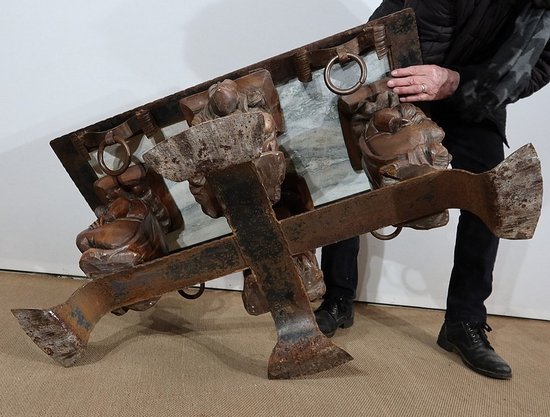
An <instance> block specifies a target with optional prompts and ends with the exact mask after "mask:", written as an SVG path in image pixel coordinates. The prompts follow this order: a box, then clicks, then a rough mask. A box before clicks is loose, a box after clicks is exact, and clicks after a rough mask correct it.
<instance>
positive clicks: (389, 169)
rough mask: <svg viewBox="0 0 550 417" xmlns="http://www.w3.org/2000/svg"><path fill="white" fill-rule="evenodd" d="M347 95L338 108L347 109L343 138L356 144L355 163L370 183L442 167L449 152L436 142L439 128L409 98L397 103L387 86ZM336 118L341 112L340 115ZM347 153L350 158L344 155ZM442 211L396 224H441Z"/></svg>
mask: <svg viewBox="0 0 550 417" xmlns="http://www.w3.org/2000/svg"><path fill="white" fill-rule="evenodd" d="M362 94H363V96H361V95H357V96H355V98H352V97H348V98H344V99H340V100H341V101H344V100H345V102H344V103H345V104H343V103H340V105H339V108H340V111H343V109H348V111H349V110H351V113H348V115H347V117H344V118H343V119H344V120H347V126H346V127H344V132H345V133H347V138H346V139H347V141H348V144H347V145H348V149H349V147H350V145H349V142H352V143H354V144H355V146H356V147H358V148H359V149H360V154H361V166H362V167H363V169H364V171H365V173H366V174H367V177H368V178H369V181H370V183H371V185H372V187H373V188H381V187H386V186H390V185H395V184H397V183H399V182H401V181H404V180H407V179H411V178H414V177H418V176H420V175H424V174H428V173H430V172H434V171H437V170H442V169H447V168H448V166H449V163H450V161H451V155H450V154H449V152H448V151H447V149H446V148H445V147H444V146H443V145H442V144H441V142H442V141H443V138H444V137H445V133H444V131H443V129H441V128H440V127H439V126H438V125H437V124H436V123H435V122H433V121H432V120H431V119H430V118H429V117H427V116H426V114H425V113H424V112H423V111H422V110H421V109H420V108H419V107H418V106H415V105H414V104H410V103H400V102H399V97H398V96H397V95H396V94H394V93H393V92H391V91H387V90H386V91H378V92H375V93H374V94H372V95H366V96H365V95H364V94H365V92H363V93H362ZM341 119H342V118H341ZM350 156H351V155H350ZM350 159H351V158H350ZM448 220H449V216H448V212H447V211H444V212H442V213H439V214H435V215H432V216H429V217H424V218H422V219H418V220H413V221H410V222H407V223H406V224H402V225H400V226H408V227H412V228H415V229H430V228H434V227H440V226H444V225H445V224H447V222H448Z"/></svg>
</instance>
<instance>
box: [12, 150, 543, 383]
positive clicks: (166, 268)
mask: <svg viewBox="0 0 550 417" xmlns="http://www.w3.org/2000/svg"><path fill="white" fill-rule="evenodd" d="M541 205H542V177H541V171H540V162H539V160H538V157H537V154H536V152H535V150H534V148H533V146H532V145H525V146H524V147H522V148H520V149H519V150H518V151H516V152H515V153H514V154H512V155H510V156H509V157H508V158H507V159H506V160H505V161H503V162H502V163H501V164H500V165H499V166H497V167H496V168H495V169H493V170H491V171H489V172H486V173H484V174H477V175H476V174H471V173H468V172H466V171H460V170H453V169H451V170H445V171H440V172H436V173H432V174H427V175H425V176H422V177H418V178H414V179H411V180H407V181H404V182H402V183H400V184H397V185H395V186H393V187H389V188H383V189H379V190H376V191H372V192H367V193H363V194H359V195H356V196H353V197H347V198H345V199H343V200H340V201H337V202H333V203H330V204H328V205H326V206H324V207H321V208H318V209H315V210H312V211H309V212H306V213H303V214H299V215H295V216H292V217H289V218H286V219H284V220H282V221H280V225H281V229H282V234H283V235H284V239H285V240H286V242H288V250H289V252H290V254H292V255H294V254H299V253H303V252H305V251H307V250H310V249H314V248H317V247H320V246H324V245H327V244H329V243H333V242H336V241H339V240H342V239H345V238H348V237H351V236H356V235H360V234H364V233H367V232H370V231H372V230H377V229H379V228H381V227H385V226H389V225H393V224H398V223H402V222H405V221H409V220H412V219H413V218H414V217H422V216H426V215H429V214H433V213H436V212H439V211H441V210H444V209H447V208H459V209H465V210H469V211H471V212H472V213H474V214H476V215H477V216H479V217H480V218H481V219H482V220H483V221H484V222H485V223H486V224H487V226H488V227H489V228H490V229H491V230H492V231H493V233H495V234H496V235H497V236H500V237H502V238H507V239H528V238H530V237H532V236H533V234H534V231H535V228H536V225H537V222H538V219H539V216H540V210H541ZM250 220H252V219H250ZM246 267H248V263H247V261H245V259H244V257H243V255H241V250H240V249H239V245H238V242H237V240H236V237H235V236H228V237H225V238H221V239H217V240H214V241H211V242H207V243H203V244H200V245H198V246H195V247H192V248H189V249H186V250H183V251H180V252H177V253H173V254H171V255H168V256H166V257H164V258H160V259H157V260H153V261H151V262H147V263H144V264H141V265H138V266H136V267H135V268H133V269H131V270H129V271H124V272H120V273H115V274H111V275H108V276H105V277H102V278H99V279H97V280H94V281H91V282H89V283H87V284H85V285H83V286H82V287H81V288H79V289H78V290H77V291H75V293H74V294H73V295H71V297H69V299H68V300H67V301H66V302H64V303H62V304H60V305H58V306H56V307H54V308H51V309H46V310H26V309H17V310H12V311H13V313H14V315H15V316H16V317H17V318H18V320H19V322H20V325H21V327H22V328H23V329H24V330H25V331H26V332H27V334H29V335H30V337H31V338H33V340H34V341H35V342H36V343H37V345H38V346H39V347H40V348H41V349H42V350H44V352H45V353H46V354H48V355H50V356H52V357H53V358H54V359H55V360H57V361H58V362H60V363H62V364H64V365H67V366H68V365H71V364H73V363H74V362H76V361H77V360H78V358H79V357H80V356H81V355H82V354H83V353H84V351H85V348H86V345H87V343H88V340H89V337H90V334H91V332H92V330H93V328H94V326H95V325H96V324H97V322H98V321H99V320H100V319H101V317H103V316H104V315H105V314H107V313H108V312H109V311H111V310H114V309H116V308H118V307H121V306H123V305H128V304H132V303H136V302H139V301H143V300H146V299H148V298H151V297H155V296H160V295H162V294H165V293H167V292H171V291H176V290H178V289H181V288H185V287H189V286H192V285H196V284H199V283H201V282H206V281H209V280H211V279H215V278H218V277H220V276H224V275H227V274H230V273H232V272H235V271H239V270H242V269H244V268H246ZM90 300H94V302H93V303H91V302H90ZM50 312H54V313H55V317H56V320H58V321H59V325H56V326H55V331H51V330H49V329H48V320H46V319H44V317H46V318H48V317H49V316H51V313H50ZM289 317H290V316H289ZM290 318H291V317H290ZM74 338H76V339H74ZM56 339H60V340H61V341H63V340H68V341H69V343H61V345H60V346H59V347H57V342H56ZM72 340H76V341H77V343H72V342H71V341H72ZM308 343H311V344H315V343H317V340H315V338H313V340H309V341H308ZM281 348H282V349H284V346H282V347H281ZM317 348H319V346H318V345H317V347H316V349H317ZM319 349H320V350H322V349H323V348H319ZM64 358H70V360H66V359H64ZM306 367H307V368H309V369H312V368H311V367H310V366H306ZM281 375H283V374H281ZM282 377H284V376H282Z"/></svg>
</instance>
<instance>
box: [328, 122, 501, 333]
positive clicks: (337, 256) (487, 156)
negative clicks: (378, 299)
mask: <svg viewBox="0 0 550 417" xmlns="http://www.w3.org/2000/svg"><path fill="white" fill-rule="evenodd" d="M434 120H435V121H436V122H437V123H438V124H439V125H440V126H441V127H442V128H443V129H444V130H445V140H444V142H443V144H444V145H445V147H446V148H447V149H448V150H449V153H451V155H452V156H453V160H452V162H451V165H452V167H453V168H457V169H464V170H467V171H470V172H474V173H481V172H484V171H487V170H489V169H492V168H493V167H495V166H496V165H498V164H499V163H500V162H501V161H502V160H503V159H504V142H503V137H502V136H501V134H500V133H499V131H498V129H497V128H496V127H495V126H494V125H493V124H492V123H491V122H482V123H465V122H463V121H460V122H459V121H453V120H436V119H435V118H434ZM366 215H368V214H366ZM419 233H422V232H419ZM498 241H499V240H498V238H497V237H495V236H494V235H493V234H492V233H491V231H490V230H489V229H488V228H487V227H486V226H485V225H484V224H483V222H482V221H481V220H479V218H477V217H476V216H474V215H473V214H471V213H469V212H467V211H461V213H460V217H459V221H458V227H457V234H456V243H455V252H454V264H453V269H452V272H451V279H450V283H449V289H448V295H447V312H446V316H445V317H446V319H447V320H451V321H471V322H479V321H485V319H486V316H487V310H486V308H485V304H484V303H485V300H486V299H487V297H489V295H490V294H491V291H492V283H493V268H494V264H495V260H496V255H497V249H498ZM358 252H359V237H353V238H351V239H347V240H344V241H342V242H338V243H335V244H333V245H329V246H326V247H324V248H323V249H322V252H321V269H322V270H323V274H324V279H325V284H326V287H327V291H326V294H325V299H330V298H337V297H344V298H351V299H353V298H354V297H355V294H356V288H357V254H358ZM426 267H427V266H426Z"/></svg>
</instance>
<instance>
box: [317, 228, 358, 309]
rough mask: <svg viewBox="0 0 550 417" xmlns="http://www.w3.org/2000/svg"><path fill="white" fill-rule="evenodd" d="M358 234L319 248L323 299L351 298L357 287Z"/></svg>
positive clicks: (353, 296)
mask: <svg viewBox="0 0 550 417" xmlns="http://www.w3.org/2000/svg"><path fill="white" fill-rule="evenodd" d="M358 254H359V236H356V237H352V238H350V239H346V240H342V241H341V242H337V243H333V244H332V245H328V246H324V247H323V248H322V249H321V270H322V271H323V279H324V280H325V285H326V287H327V290H326V292H325V296H324V298H325V299H328V298H347V299H350V300H353V299H354V298H355V291H356V289H357V255H358Z"/></svg>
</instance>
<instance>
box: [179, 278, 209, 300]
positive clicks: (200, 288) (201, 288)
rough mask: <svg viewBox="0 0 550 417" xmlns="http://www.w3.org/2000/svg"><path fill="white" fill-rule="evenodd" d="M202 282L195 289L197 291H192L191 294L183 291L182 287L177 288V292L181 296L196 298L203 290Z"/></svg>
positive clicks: (190, 298)
mask: <svg viewBox="0 0 550 417" xmlns="http://www.w3.org/2000/svg"><path fill="white" fill-rule="evenodd" d="M204 287H205V285H204V282H201V283H200V284H199V289H198V290H197V292H195V293H193V294H189V293H188V292H185V290H186V288H183V289H181V290H178V294H179V295H181V296H182V297H183V298H187V299H188V300H194V299H196V298H199V297H200V296H201V295H202V293H203V292H204ZM187 288H190V287H187Z"/></svg>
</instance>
